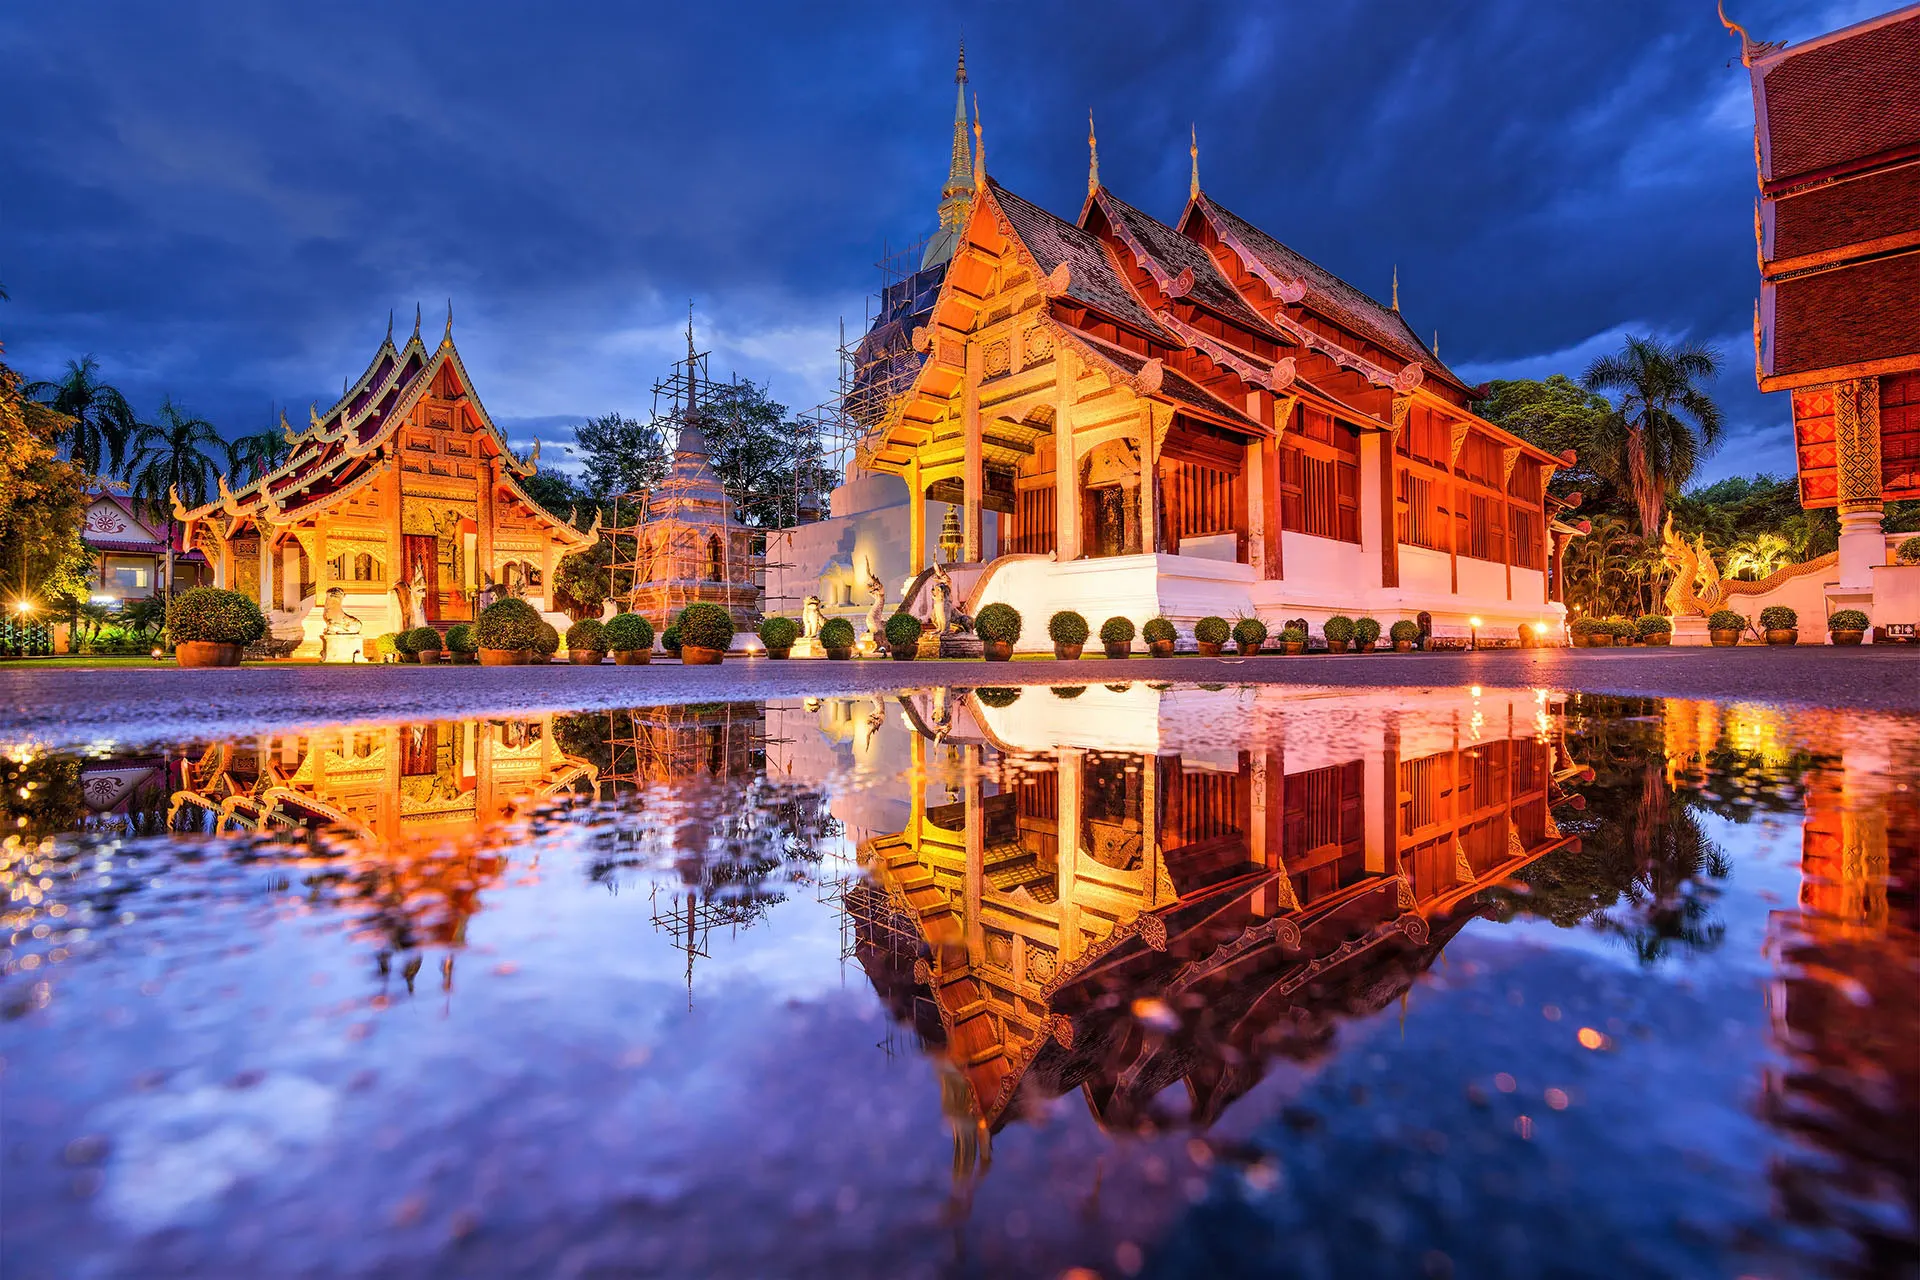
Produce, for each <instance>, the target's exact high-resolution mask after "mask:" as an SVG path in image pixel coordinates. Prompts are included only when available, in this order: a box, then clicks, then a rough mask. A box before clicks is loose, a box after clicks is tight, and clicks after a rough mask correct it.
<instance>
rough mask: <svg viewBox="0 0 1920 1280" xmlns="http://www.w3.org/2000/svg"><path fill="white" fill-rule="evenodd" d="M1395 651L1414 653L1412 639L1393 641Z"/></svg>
mask: <svg viewBox="0 0 1920 1280" xmlns="http://www.w3.org/2000/svg"><path fill="white" fill-rule="evenodd" d="M1393 651H1394V652H1395V653H1412V652H1413V641H1411V640H1395V641H1394V642H1393Z"/></svg>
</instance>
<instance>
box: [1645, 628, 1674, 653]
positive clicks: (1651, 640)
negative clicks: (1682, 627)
mask: <svg viewBox="0 0 1920 1280" xmlns="http://www.w3.org/2000/svg"><path fill="white" fill-rule="evenodd" d="M1640 643H1641V644H1650V645H1652V646H1653V647H1654V648H1656V649H1657V648H1659V647H1660V646H1662V645H1670V644H1672V643H1673V632H1671V631H1655V632H1653V633H1652V634H1651V635H1646V636H1642V637H1641V638H1640Z"/></svg>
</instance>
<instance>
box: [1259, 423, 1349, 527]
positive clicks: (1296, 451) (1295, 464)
mask: <svg viewBox="0 0 1920 1280" xmlns="http://www.w3.org/2000/svg"><path fill="white" fill-rule="evenodd" d="M1279 479H1280V527H1281V528H1282V529H1284V530H1286V531H1287V532H1289V533H1305V534H1310V535H1312V536H1313V537H1316V538H1336V539H1338V540H1340V541H1342V542H1358V541H1360V434H1359V432H1358V431H1357V430H1355V429H1354V428H1353V427H1352V426H1350V425H1348V424H1347V423H1344V422H1339V421H1336V420H1335V419H1334V418H1333V417H1332V416H1331V415H1330V414H1326V413H1322V412H1320V411H1319V410H1308V409H1304V408H1303V409H1302V411H1301V414H1300V429H1299V430H1298V431H1296V432H1289V433H1288V434H1287V435H1286V437H1285V438H1284V443H1283V444H1282V445H1281V447H1280V477H1279Z"/></svg>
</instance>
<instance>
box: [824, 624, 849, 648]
mask: <svg viewBox="0 0 1920 1280" xmlns="http://www.w3.org/2000/svg"><path fill="white" fill-rule="evenodd" d="M820 645H821V647H822V648H826V649H851V648H853V624H852V623H851V622H848V621H847V620H846V619H845V618H828V619H827V620H826V622H825V623H823V624H822V625H821V627H820Z"/></svg>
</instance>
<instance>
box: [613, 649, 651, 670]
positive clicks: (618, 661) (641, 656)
mask: <svg viewBox="0 0 1920 1280" xmlns="http://www.w3.org/2000/svg"><path fill="white" fill-rule="evenodd" d="M652 657H653V651H652V650H651V649H615V650H614V651H613V665H614V666H616V667H644V666H646V665H647V662H648V661H649V660H650V659H651V658H652Z"/></svg>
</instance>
